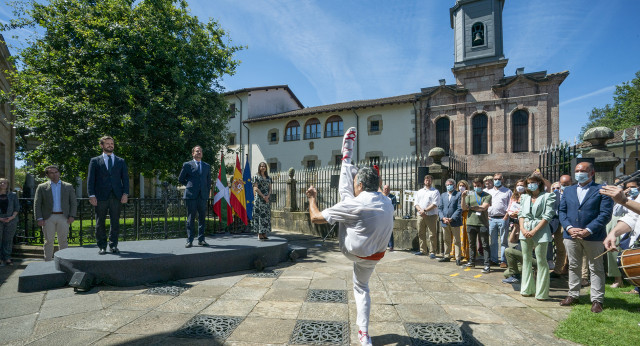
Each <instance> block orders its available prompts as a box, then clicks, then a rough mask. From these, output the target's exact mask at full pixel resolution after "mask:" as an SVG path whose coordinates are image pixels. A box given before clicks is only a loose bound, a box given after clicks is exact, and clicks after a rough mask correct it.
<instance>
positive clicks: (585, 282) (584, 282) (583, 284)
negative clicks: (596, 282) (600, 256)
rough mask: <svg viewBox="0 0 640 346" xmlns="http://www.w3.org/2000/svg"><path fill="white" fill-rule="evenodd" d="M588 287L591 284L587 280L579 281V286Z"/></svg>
mask: <svg viewBox="0 0 640 346" xmlns="http://www.w3.org/2000/svg"><path fill="white" fill-rule="evenodd" d="M589 285H591V282H590V281H589V280H588V279H581V280H580V286H582V287H587V286H589Z"/></svg>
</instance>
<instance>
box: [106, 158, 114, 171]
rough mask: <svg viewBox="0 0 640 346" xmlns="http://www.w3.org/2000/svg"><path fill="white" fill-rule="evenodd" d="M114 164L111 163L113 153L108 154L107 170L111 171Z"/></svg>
mask: <svg viewBox="0 0 640 346" xmlns="http://www.w3.org/2000/svg"><path fill="white" fill-rule="evenodd" d="M112 166H113V164H112V163H111V155H107V170H108V171H109V172H111V167H112Z"/></svg>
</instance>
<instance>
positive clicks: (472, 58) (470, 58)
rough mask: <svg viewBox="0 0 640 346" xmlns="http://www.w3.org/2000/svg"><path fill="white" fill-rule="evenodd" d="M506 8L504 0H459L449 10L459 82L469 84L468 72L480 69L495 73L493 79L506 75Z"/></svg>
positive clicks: (456, 72)
mask: <svg viewBox="0 0 640 346" xmlns="http://www.w3.org/2000/svg"><path fill="white" fill-rule="evenodd" d="M503 7H504V0H457V1H456V4H455V5H454V6H453V7H452V8H451V9H449V16H450V21H451V28H453V31H454V53H455V54H454V55H455V59H454V63H453V74H454V75H455V76H456V80H457V84H458V85H464V84H467V83H465V80H466V79H467V78H468V77H469V74H468V73H465V71H470V70H477V69H478V68H482V69H485V72H488V73H486V75H493V76H494V78H495V79H494V80H493V82H497V80H499V79H500V78H502V77H504V67H505V66H506V65H507V62H508V60H507V59H505V57H504V53H503V50H502V8H503ZM487 68H488V69H490V70H494V71H487V70H486V69H487ZM471 89H473V88H471Z"/></svg>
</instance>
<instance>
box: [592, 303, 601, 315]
mask: <svg viewBox="0 0 640 346" xmlns="http://www.w3.org/2000/svg"><path fill="white" fill-rule="evenodd" d="M591 312H593V313H594V314H597V313H601V312H602V303H600V302H599V301H594V302H593V304H592V305H591Z"/></svg>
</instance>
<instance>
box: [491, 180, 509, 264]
mask: <svg viewBox="0 0 640 346" xmlns="http://www.w3.org/2000/svg"><path fill="white" fill-rule="evenodd" d="M502 182H503V177H502V173H496V174H494V175H493V188H491V189H489V190H486V192H487V193H489V194H490V195H491V206H490V207H489V246H490V247H491V262H492V263H493V264H496V265H497V264H498V262H499V263H500V268H506V267H507V259H506V258H505V256H504V250H505V249H506V248H507V238H508V237H509V231H508V230H509V215H507V208H508V207H509V201H510V200H511V195H512V192H511V190H509V189H508V188H506V187H504V186H503V185H502Z"/></svg>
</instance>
